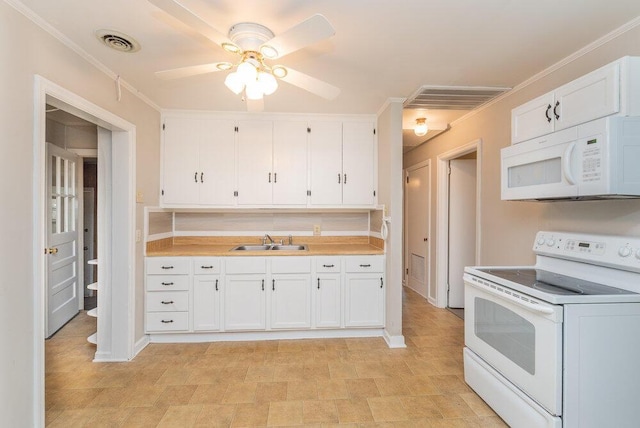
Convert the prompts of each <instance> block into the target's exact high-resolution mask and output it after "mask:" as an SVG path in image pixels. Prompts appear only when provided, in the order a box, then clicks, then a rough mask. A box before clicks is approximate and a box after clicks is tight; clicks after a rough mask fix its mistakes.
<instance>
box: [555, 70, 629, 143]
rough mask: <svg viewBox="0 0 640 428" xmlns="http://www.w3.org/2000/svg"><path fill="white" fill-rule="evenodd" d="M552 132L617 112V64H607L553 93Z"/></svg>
mask: <svg viewBox="0 0 640 428" xmlns="http://www.w3.org/2000/svg"><path fill="white" fill-rule="evenodd" d="M555 98H556V104H557V106H556V104H554V109H555V110H554V113H557V119H556V124H555V130H556V131H557V130H560V129H565V128H568V127H570V126H575V125H579V124H581V123H585V122H588V121H590V120H593V119H598V118H601V117H605V116H609V115H611V114H615V113H617V112H618V111H620V64H618V63H614V64H609V65H607V66H605V67H603V68H600V69H598V70H595V71H594V72H592V73H589V74H587V75H586V76H583V77H581V78H579V79H576V80H574V81H573V82H570V83H568V84H566V85H564V86H561V87H559V88H558V89H556V91H555Z"/></svg>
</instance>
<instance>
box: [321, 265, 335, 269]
mask: <svg viewBox="0 0 640 428" xmlns="http://www.w3.org/2000/svg"><path fill="white" fill-rule="evenodd" d="M334 266H335V265H322V267H326V268H330V267H334Z"/></svg>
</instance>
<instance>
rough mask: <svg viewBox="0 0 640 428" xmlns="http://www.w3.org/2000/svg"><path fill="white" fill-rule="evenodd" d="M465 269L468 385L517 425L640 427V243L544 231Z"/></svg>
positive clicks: (507, 419) (465, 356) (616, 238)
mask: <svg viewBox="0 0 640 428" xmlns="http://www.w3.org/2000/svg"><path fill="white" fill-rule="evenodd" d="M533 250H534V252H535V253H536V264H535V266H508V267H500V266H490V267H480V266H476V267H466V268H465V274H464V282H465V311H466V313H465V324H464V328H465V349H464V373H465V381H466V382H467V383H468V384H469V385H470V386H471V387H472V388H473V389H474V390H475V391H476V392H477V393H478V395H480V396H481V397H482V398H483V399H484V400H485V401H486V402H487V403H488V404H489V405H490V406H491V407H492V408H493V409H494V410H495V411H496V413H498V414H499V415H500V416H501V417H502V418H503V419H504V420H505V421H506V422H507V423H508V424H509V425H510V426H512V427H527V428H532V427H564V428H574V427H580V428H585V427H586V428H588V427H605V426H612V427H613V426H615V427H617V428H620V427H637V426H638V424H639V421H640V416H638V415H639V413H638V412H639V409H640V238H628V237H616V236H604V235H583V234H572V233H561V232H538V234H537V236H536V240H535V243H534V246H533Z"/></svg>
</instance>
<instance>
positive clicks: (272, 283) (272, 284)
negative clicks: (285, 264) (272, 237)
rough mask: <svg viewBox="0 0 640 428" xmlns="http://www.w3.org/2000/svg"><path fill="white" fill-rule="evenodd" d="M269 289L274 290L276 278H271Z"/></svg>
mask: <svg viewBox="0 0 640 428" xmlns="http://www.w3.org/2000/svg"><path fill="white" fill-rule="evenodd" d="M271 291H276V280H275V279H272V280H271Z"/></svg>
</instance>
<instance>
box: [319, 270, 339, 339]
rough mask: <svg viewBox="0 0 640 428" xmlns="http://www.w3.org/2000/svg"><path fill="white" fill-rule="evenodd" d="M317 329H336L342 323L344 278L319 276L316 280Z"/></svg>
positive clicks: (331, 275) (326, 275)
mask: <svg viewBox="0 0 640 428" xmlns="http://www.w3.org/2000/svg"><path fill="white" fill-rule="evenodd" d="M314 284H315V294H316V295H315V316H316V323H315V326H316V327H317V328H336V327H340V325H341V323H342V294H341V293H342V276H341V275H340V274H318V276H317V277H316V280H315V283H314Z"/></svg>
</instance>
